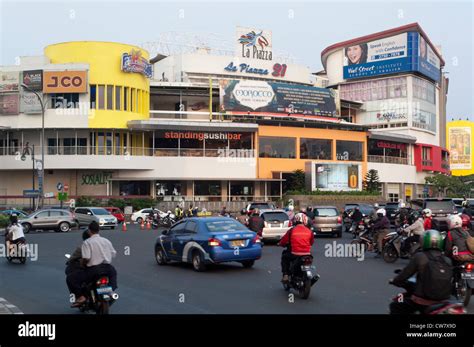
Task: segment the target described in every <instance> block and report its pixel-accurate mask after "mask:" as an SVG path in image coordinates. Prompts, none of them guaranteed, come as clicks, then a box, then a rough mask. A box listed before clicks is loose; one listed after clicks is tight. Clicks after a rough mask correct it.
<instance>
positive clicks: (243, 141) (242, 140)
mask: <svg viewBox="0 0 474 347" xmlns="http://www.w3.org/2000/svg"><path fill="white" fill-rule="evenodd" d="M238 135H240V136H238V137H237V136H233V137H232V139H230V140H229V148H231V149H252V136H253V134H252V133H242V134H238Z"/></svg>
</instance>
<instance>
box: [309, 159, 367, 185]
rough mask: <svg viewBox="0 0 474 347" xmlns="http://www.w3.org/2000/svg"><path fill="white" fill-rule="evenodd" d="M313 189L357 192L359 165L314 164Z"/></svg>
mask: <svg viewBox="0 0 474 347" xmlns="http://www.w3.org/2000/svg"><path fill="white" fill-rule="evenodd" d="M315 165H316V170H315V174H316V175H315V182H314V188H315V189H322V190H358V189H360V187H359V165H351V164H315Z"/></svg>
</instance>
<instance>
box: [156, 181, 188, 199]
mask: <svg viewBox="0 0 474 347" xmlns="http://www.w3.org/2000/svg"><path fill="white" fill-rule="evenodd" d="M181 191H182V185H181V182H179V181H164V182H157V183H156V195H161V196H163V195H175V196H176V195H181Z"/></svg>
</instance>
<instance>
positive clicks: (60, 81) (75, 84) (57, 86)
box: [43, 71, 87, 94]
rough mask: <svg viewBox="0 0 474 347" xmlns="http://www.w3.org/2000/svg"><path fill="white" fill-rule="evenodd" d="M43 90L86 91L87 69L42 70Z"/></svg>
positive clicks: (47, 91) (49, 91)
mask: <svg viewBox="0 0 474 347" xmlns="http://www.w3.org/2000/svg"><path fill="white" fill-rule="evenodd" d="M43 92H44V93H46V94H49V93H86V92H87V71H44V73H43Z"/></svg>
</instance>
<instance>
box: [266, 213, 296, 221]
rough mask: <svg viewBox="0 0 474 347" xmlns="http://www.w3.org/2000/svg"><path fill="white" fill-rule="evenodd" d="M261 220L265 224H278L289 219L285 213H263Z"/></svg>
mask: <svg viewBox="0 0 474 347" xmlns="http://www.w3.org/2000/svg"><path fill="white" fill-rule="evenodd" d="M262 218H263V220H264V221H265V222H279V223H284V222H286V221H288V220H289V219H290V218H289V217H288V215H287V214H286V213H285V212H265V213H262Z"/></svg>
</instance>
